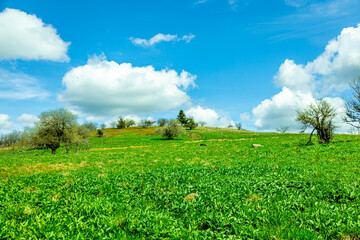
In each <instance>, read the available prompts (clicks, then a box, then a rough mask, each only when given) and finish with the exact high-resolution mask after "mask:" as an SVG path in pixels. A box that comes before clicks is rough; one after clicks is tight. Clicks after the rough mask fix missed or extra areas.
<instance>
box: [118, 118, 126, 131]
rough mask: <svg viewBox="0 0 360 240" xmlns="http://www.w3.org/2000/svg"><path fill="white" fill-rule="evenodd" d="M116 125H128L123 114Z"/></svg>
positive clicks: (122, 126) (120, 126) (121, 126)
mask: <svg viewBox="0 0 360 240" xmlns="http://www.w3.org/2000/svg"><path fill="white" fill-rule="evenodd" d="M116 127H117V128H119V129H121V128H125V127H126V121H125V119H124V118H123V117H122V116H120V117H119V119H118V120H117V125H116Z"/></svg>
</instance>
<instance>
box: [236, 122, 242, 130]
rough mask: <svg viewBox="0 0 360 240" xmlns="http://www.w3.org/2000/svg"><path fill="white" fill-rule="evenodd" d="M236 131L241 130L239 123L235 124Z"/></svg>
mask: <svg viewBox="0 0 360 240" xmlns="http://www.w3.org/2000/svg"><path fill="white" fill-rule="evenodd" d="M235 126H236V128H237V130H241V129H242V124H241V122H238V123H237V124H235Z"/></svg>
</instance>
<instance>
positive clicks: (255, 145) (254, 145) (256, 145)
mask: <svg viewBox="0 0 360 240" xmlns="http://www.w3.org/2000/svg"><path fill="white" fill-rule="evenodd" d="M252 146H253V147H254V148H258V147H264V146H263V145H261V144H253V145H252Z"/></svg>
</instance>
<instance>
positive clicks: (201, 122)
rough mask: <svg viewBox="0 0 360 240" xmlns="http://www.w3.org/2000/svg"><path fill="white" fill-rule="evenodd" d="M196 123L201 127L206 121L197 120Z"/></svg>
mask: <svg viewBox="0 0 360 240" xmlns="http://www.w3.org/2000/svg"><path fill="white" fill-rule="evenodd" d="M198 124H199V125H200V126H202V127H203V126H205V125H206V122H205V121H199V122H198Z"/></svg>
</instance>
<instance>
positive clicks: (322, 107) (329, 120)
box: [296, 100, 336, 145]
mask: <svg viewBox="0 0 360 240" xmlns="http://www.w3.org/2000/svg"><path fill="white" fill-rule="evenodd" d="M297 114H298V115H297V118H296V120H297V121H298V122H300V123H301V124H302V125H303V132H304V131H305V130H306V129H307V128H308V127H311V128H313V130H312V131H311V134H310V139H309V141H308V142H307V143H306V144H307V145H309V144H311V137H312V135H313V133H314V131H315V130H316V132H317V136H318V141H319V142H320V143H329V142H330V140H331V139H332V138H333V135H334V130H335V128H336V126H335V125H334V123H333V119H334V118H335V116H336V112H335V109H334V108H333V107H332V106H331V105H330V104H329V103H328V102H326V101H325V100H319V101H316V103H315V104H311V105H310V106H309V107H308V108H307V109H304V110H298V111H297Z"/></svg>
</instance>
